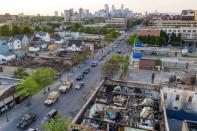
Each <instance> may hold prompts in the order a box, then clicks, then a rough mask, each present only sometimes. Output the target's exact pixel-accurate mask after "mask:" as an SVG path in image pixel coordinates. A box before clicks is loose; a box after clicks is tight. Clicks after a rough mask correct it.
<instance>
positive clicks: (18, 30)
mask: <svg viewBox="0 0 197 131" xmlns="http://www.w3.org/2000/svg"><path fill="white" fill-rule="evenodd" d="M19 34H22V30H21V27H19V26H18V25H16V24H15V25H12V35H19Z"/></svg>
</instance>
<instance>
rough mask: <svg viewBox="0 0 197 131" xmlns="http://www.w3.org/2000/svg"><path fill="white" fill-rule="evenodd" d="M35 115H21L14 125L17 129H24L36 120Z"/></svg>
mask: <svg viewBox="0 0 197 131" xmlns="http://www.w3.org/2000/svg"><path fill="white" fill-rule="evenodd" d="M36 117H37V115H36V114H34V113H28V114H25V115H23V116H22V117H21V118H20V120H19V121H18V122H17V123H16V127H17V128H22V129H25V128H27V127H28V126H29V125H31V124H32V123H33V122H34V121H35V120H36Z"/></svg>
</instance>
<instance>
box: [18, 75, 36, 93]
mask: <svg viewBox="0 0 197 131" xmlns="http://www.w3.org/2000/svg"><path fill="white" fill-rule="evenodd" d="M38 87H39V85H38V84H37V82H36V81H35V80H34V79H32V77H28V78H26V79H25V80H23V81H22V82H21V83H19V84H18V85H17V86H16V89H17V91H21V92H20V95H21V96H29V95H32V94H33V93H34V92H35V90H38Z"/></svg>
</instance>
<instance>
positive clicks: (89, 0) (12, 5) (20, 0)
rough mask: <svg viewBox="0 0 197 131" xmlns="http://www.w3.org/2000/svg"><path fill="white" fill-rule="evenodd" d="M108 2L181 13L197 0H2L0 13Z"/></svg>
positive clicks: (44, 12)
mask: <svg viewBox="0 0 197 131" xmlns="http://www.w3.org/2000/svg"><path fill="white" fill-rule="evenodd" d="M105 4H108V5H109V7H110V9H111V5H112V4H114V5H115V8H120V6H121V4H124V7H125V8H129V9H131V10H132V11H134V12H141V13H144V12H145V11H148V12H153V11H156V10H157V11H159V12H163V13H180V12H181V10H182V9H196V10H197V0H0V14H4V13H10V14H15V15H17V14H18V13H21V12H23V13H24V14H25V15H36V14H38V13H39V14H41V15H54V11H55V10H57V11H58V12H59V14H60V12H63V10H64V9H70V8H74V9H75V10H78V9H79V8H84V9H89V10H90V11H91V12H94V11H96V10H98V9H103V8H104V5H105Z"/></svg>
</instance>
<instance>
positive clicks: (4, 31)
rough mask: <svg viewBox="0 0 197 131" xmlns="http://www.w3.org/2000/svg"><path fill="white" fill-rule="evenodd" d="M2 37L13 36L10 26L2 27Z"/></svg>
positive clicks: (0, 32) (0, 31)
mask: <svg viewBox="0 0 197 131" xmlns="http://www.w3.org/2000/svg"><path fill="white" fill-rule="evenodd" d="M0 35H1V36H10V35H11V30H10V27H9V25H4V26H1V27H0Z"/></svg>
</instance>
